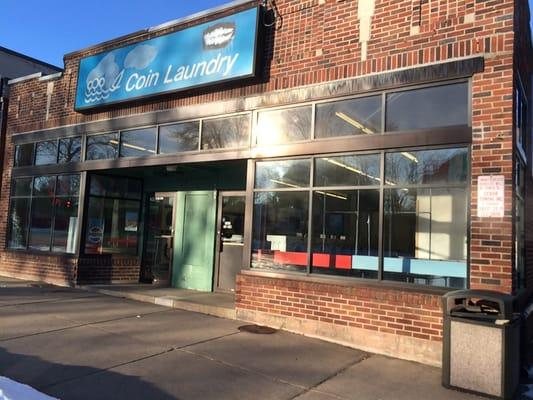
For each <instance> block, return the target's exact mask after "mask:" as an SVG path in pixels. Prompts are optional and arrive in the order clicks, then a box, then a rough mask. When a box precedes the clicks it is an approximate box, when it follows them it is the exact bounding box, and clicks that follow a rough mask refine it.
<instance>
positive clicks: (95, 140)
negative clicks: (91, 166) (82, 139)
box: [86, 132, 118, 160]
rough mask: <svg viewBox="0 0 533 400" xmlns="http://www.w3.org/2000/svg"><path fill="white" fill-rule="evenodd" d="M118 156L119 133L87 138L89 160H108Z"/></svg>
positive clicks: (87, 157)
mask: <svg viewBox="0 0 533 400" xmlns="http://www.w3.org/2000/svg"><path fill="white" fill-rule="evenodd" d="M117 154H118V133H116V132H115V133H106V134H103V135H93V136H88V137H87V155H86V159H87V160H107V159H113V158H116V157H117Z"/></svg>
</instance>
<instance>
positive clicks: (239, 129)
mask: <svg viewBox="0 0 533 400" xmlns="http://www.w3.org/2000/svg"><path fill="white" fill-rule="evenodd" d="M249 138H250V116H249V115H239V116H236V117H228V118H218V119H207V120H204V121H203V122H202V149H204V150H209V149H228V148H241V147H249V145H250V143H249V140H250V139H249Z"/></svg>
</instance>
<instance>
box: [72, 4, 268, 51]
mask: <svg viewBox="0 0 533 400" xmlns="http://www.w3.org/2000/svg"><path fill="white" fill-rule="evenodd" d="M254 3H256V4H259V3H260V0H234V1H232V2H230V3H226V4H222V5H220V6H217V7H212V8H209V9H207V10H204V11H200V12H197V13H195V14H191V15H188V16H185V17H182V18H178V19H174V20H171V21H168V22H164V23H162V24H159V25H156V26H153V27H150V28H145V29H141V30H138V31H135V32H132V33H128V34H126V35H122V36H118V37H116V38H113V39H110V40H106V41H104V42H101V43H97V44H94V45H91V46H87V47H84V48H83V49H80V50H75V51H71V52H69V53H66V54H65V55H64V56H63V59H64V60H65V59H67V58H72V57H74V56H77V55H79V54H81V53H85V52H87V51H90V50H95V49H98V48H100V47H105V46H108V45H110V44H113V43H115V42H121V41H124V40H126V39H133V38H135V37H138V36H141V35H144V34H147V33H154V32H158V31H162V30H164V29H168V28H171V27H174V26H177V25H182V24H185V23H187V22H191V21H194V20H197V19H200V18H206V17H210V16H212V15H215V14H218V13H221V12H223V11H226V10H229V9H232V8H235V7H238V6H241V5H245V4H254Z"/></svg>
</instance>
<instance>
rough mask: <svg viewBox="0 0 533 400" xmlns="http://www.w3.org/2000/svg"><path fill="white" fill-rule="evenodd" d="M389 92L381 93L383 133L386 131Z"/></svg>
mask: <svg viewBox="0 0 533 400" xmlns="http://www.w3.org/2000/svg"><path fill="white" fill-rule="evenodd" d="M386 110H387V92H383V93H381V133H382V134H383V133H385V131H386V129H385V124H386V122H387V119H386V118H387V114H386Z"/></svg>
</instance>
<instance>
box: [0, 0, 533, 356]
mask: <svg viewBox="0 0 533 400" xmlns="http://www.w3.org/2000/svg"><path fill="white" fill-rule="evenodd" d="M161 38H162V39H161ZM531 48H532V47H531V32H530V28H529V9H528V5H527V2H526V1H512V0H501V1H485V2H480V1H475V0H448V1H425V0H420V1H418V0H416V1H411V0H409V1H406V0H401V1H392V0H358V1H357V0H344V1H341V0H306V1H296V0H277V1H276V2H275V3H274V2H272V1H267V2H265V4H263V2H258V1H237V2H233V3H231V4H228V5H227V6H224V7H220V8H217V9H213V10H209V11H207V12H205V13H202V14H199V15H195V16H193V17H191V18H185V19H182V20H178V21H173V22H171V23H167V24H164V25H161V26H158V27H154V28H150V29H147V30H144V31H140V32H136V33H133V34H131V35H128V36H124V37H121V38H117V39H114V40H111V41H109V42H105V43H102V44H99V45H96V46H94V47H91V48H88V49H85V50H81V51H78V52H74V53H71V54H67V55H66V56H65V59H64V61H65V69H64V73H63V74H61V76H56V75H53V76H51V77H47V76H44V77H39V78H34V79H27V80H22V81H18V82H13V84H12V85H11V86H10V99H9V118H8V127H7V142H6V156H5V161H4V168H5V170H4V174H3V181H2V182H3V185H2V188H3V190H2V194H1V198H0V221H4V222H7V223H2V224H1V225H0V238H1V242H2V243H4V244H5V245H4V247H3V248H2V251H1V252H0V273H2V274H6V275H10V276H14V277H23V278H31V279H40V280H43V281H47V282H52V283H58V284H65V285H74V284H81V283H97V282H107V283H108V282H112V283H114V282H139V281H141V282H152V283H154V284H161V285H170V286H175V287H186V288H194V289H197V290H204V291H232V290H235V292H236V308H237V316H238V318H240V319H244V320H248V321H254V322H258V323H262V324H267V325H274V326H276V327H279V326H282V327H284V328H285V329H287V330H291V331H295V332H301V333H305V334H307V335H311V336H316V337H321V338H325V339H328V340H331V341H335V342H339V343H344V344H348V345H352V346H357V347H359V348H362V349H366V350H370V351H374V352H378V353H383V354H389V355H393V356H397V357H402V358H406V359H412V360H417V361H421V362H425V363H428V364H432V365H438V364H439V363H440V360H441V351H442V318H441V315H442V311H441V304H440V301H441V296H442V295H443V294H444V293H446V292H447V291H450V290H453V289H457V288H483V289H490V290H496V291H501V292H505V293H512V294H514V295H517V297H520V298H521V299H527V297H528V295H527V293H528V289H530V288H531V287H532V285H533V269H531V268H528V266H529V265H528V263H530V262H531V261H530V260H532V257H531V256H529V257H528V254H527V252H526V248H528V246H527V244H528V243H529V242H530V241H531V240H532V238H533V236H532V234H533V232H531V231H530V229H531V228H530V226H531V223H528V224H526V221H530V220H531V216H530V213H529V212H527V210H526V209H525V203H526V200H527V199H528V198H531V197H530V193H529V192H530V191H531V190H532V188H531V187H532V183H533V182H532V169H531V163H532V151H533V148H532V144H531V134H530V132H531V127H530V122H531V119H530V118H529V116H530V114H531V113H530V110H529V108H528V105H529V104H530V101H531V79H530V74H531V61H530V60H531V56H532V52H531ZM202 57H203V58H202ZM478 189H479V190H478ZM529 248H533V247H531V246H529Z"/></svg>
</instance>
